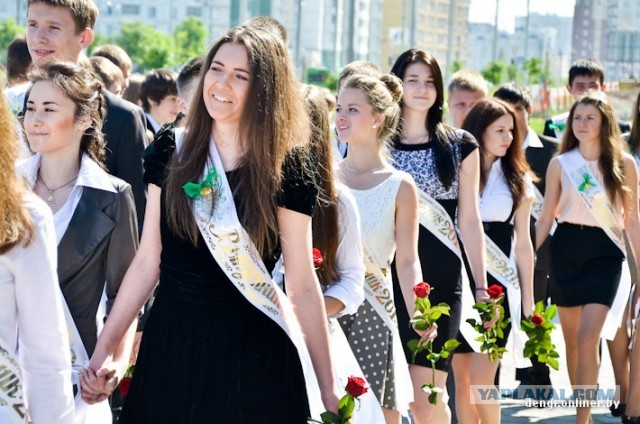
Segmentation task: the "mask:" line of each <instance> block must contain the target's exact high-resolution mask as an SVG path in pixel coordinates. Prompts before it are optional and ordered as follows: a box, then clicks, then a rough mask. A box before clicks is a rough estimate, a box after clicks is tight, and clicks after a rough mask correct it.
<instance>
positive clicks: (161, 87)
mask: <svg viewBox="0 0 640 424" xmlns="http://www.w3.org/2000/svg"><path fill="white" fill-rule="evenodd" d="M177 95H178V86H177V85H176V74H175V72H173V71H170V70H168V69H154V70H153V71H151V72H149V73H148V74H147V75H146V76H145V77H144V81H143V82H142V86H141V87H140V101H141V102H142V108H143V109H144V110H145V112H149V110H151V103H149V99H151V100H153V101H154V102H157V103H160V102H161V101H162V99H164V98H165V97H167V96H177Z"/></svg>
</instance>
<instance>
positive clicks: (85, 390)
mask: <svg viewBox="0 0 640 424" xmlns="http://www.w3.org/2000/svg"><path fill="white" fill-rule="evenodd" d="M118 382H119V379H118V376H117V375H116V370H115V369H111V370H109V369H107V368H100V369H99V370H98V371H97V372H95V371H93V370H92V369H91V368H87V369H83V370H82V378H81V379H80V385H81V388H82V390H81V392H82V400H84V401H85V402H86V403H88V404H89V405H92V404H94V403H98V402H102V401H103V400H105V399H107V398H108V397H109V396H111V393H113V391H114V390H115V389H116V387H118Z"/></svg>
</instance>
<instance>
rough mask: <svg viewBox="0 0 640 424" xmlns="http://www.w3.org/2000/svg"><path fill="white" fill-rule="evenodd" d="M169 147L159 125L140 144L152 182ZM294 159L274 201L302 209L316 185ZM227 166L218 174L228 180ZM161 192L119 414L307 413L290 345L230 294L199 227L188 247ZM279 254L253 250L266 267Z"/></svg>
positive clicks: (252, 417) (178, 418)
mask: <svg viewBox="0 0 640 424" xmlns="http://www.w3.org/2000/svg"><path fill="white" fill-rule="evenodd" d="M174 150H175V142H174V139H173V131H172V130H171V129H166V130H165V131H163V132H161V133H159V134H158V136H157V138H156V140H155V141H154V142H153V143H152V144H151V145H150V146H149V147H148V149H147V151H146V152H145V182H146V183H152V184H156V185H158V186H160V187H162V184H163V181H164V173H165V168H166V164H167V163H168V161H169V159H170V158H171V156H172V155H173V152H174ZM299 160H304V159H303V157H302V155H301V154H297V155H290V156H289V157H288V158H287V161H286V162H285V166H284V169H283V176H284V182H283V185H282V187H283V188H282V190H281V192H280V193H279V194H278V204H279V205H280V206H282V207H285V208H287V209H291V210H295V211H297V212H301V213H304V214H308V215H312V214H313V210H314V206H315V203H316V200H315V199H316V196H317V192H316V189H315V188H314V186H313V185H312V184H311V183H310V182H309V181H308V180H307V179H305V178H304V177H302V176H301V175H300V173H299V172H298V171H297V170H299V169H300V162H299ZM237 174H238V172H237V170H234V171H231V172H228V173H227V174H226V175H227V178H228V180H229V184H230V186H231V188H232V189H233V187H234V186H235V185H236V183H237V178H238V177H237ZM234 200H235V201H236V208H237V207H238V206H239V205H238V201H237V199H234ZM167 201H170V199H166V198H165V197H164V192H163V196H162V212H161V219H160V231H161V237H162V255H161V265H160V284H159V288H158V291H157V296H156V299H155V303H154V304H153V308H152V309H151V311H150V316H149V318H148V321H147V323H146V326H145V331H144V335H143V338H142V343H141V346H140V354H139V356H138V364H137V366H136V370H135V374H134V376H133V381H132V384H131V388H130V391H129V394H128V395H127V398H126V400H125V404H124V408H123V411H122V416H121V418H120V422H121V423H123V424H129V423H135V424H144V423H154V424H156V423H167V424H169V423H171V424H178V423H203V424H204V423H207V424H211V423H225V424H230V423H237V424H240V423H247V424H249V423H251V424H254V423H258V422H262V423H291V424H300V423H305V422H306V419H307V417H309V415H310V413H309V406H308V401H307V394H306V389H305V382H304V376H303V371H302V366H301V364H300V359H299V357H298V353H297V350H296V348H295V346H294V345H293V343H292V342H291V341H290V340H289V338H288V337H287V335H286V333H285V332H284V331H283V330H282V329H281V328H280V327H279V326H278V325H277V324H276V323H275V322H274V321H272V320H271V319H270V318H268V317H267V316H266V315H264V314H263V313H262V312H260V311H259V310H258V309H256V308H255V307H254V306H253V305H251V304H250V303H249V302H248V301H247V300H246V299H245V298H244V296H242V295H241V294H240V292H239V291H238V289H236V288H235V286H234V285H233V284H232V283H231V281H230V280H229V279H228V278H227V277H226V275H225V274H224V272H223V271H222V269H221V268H220V267H219V266H218V264H217V262H216V261H215V259H213V257H212V256H211V254H210V253H209V250H208V248H207V246H206V244H205V243H204V241H203V239H202V237H201V236H199V240H198V245H197V247H195V246H193V245H192V244H191V243H189V242H187V241H185V240H182V239H180V238H179V237H177V236H176V235H175V234H174V233H173V232H172V231H171V230H170V229H169V227H168V225H167V216H166V202H167ZM279 254H280V252H279V251H275V252H273V253H272V254H270V255H268V256H267V257H265V258H263V260H264V262H265V265H266V266H267V269H271V268H272V267H273V265H274V264H275V261H276V258H277V257H278V256H279Z"/></svg>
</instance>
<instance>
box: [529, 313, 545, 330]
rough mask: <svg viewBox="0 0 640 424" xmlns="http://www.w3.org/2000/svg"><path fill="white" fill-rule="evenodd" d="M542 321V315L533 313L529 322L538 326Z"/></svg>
mask: <svg viewBox="0 0 640 424" xmlns="http://www.w3.org/2000/svg"><path fill="white" fill-rule="evenodd" d="M542 323H544V318H543V317H542V315H540V314H533V316H532V317H531V324H533V325H535V326H536V327H540V326H541V325H542Z"/></svg>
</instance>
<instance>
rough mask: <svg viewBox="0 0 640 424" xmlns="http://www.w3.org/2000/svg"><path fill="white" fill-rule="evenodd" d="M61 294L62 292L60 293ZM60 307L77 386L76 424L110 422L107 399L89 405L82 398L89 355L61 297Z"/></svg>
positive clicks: (72, 376)
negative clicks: (82, 382) (83, 371)
mask: <svg viewBox="0 0 640 424" xmlns="http://www.w3.org/2000/svg"><path fill="white" fill-rule="evenodd" d="M60 295H61V296H62V293H61V294H60ZM62 309H63V310H64V318H65V322H66V324H67V333H68V335H69V346H70V348H71V384H73V385H75V386H76V388H77V393H76V397H75V410H76V413H75V419H74V422H75V423H76V424H111V423H112V421H113V419H112V417H111V407H110V406H109V401H108V400H106V399H105V400H103V401H102V402H99V403H95V404H93V405H89V404H88V403H86V402H85V401H84V400H82V388H81V384H80V379H81V376H82V374H81V372H82V370H83V369H87V368H89V355H88V354H87V350H86V349H85V347H84V344H83V343H82V339H81V338H80V333H79V332H78V328H77V327H76V324H75V322H74V321H73V317H72V316H71V312H70V311H69V306H68V305H67V302H66V301H65V299H64V297H63V298H62Z"/></svg>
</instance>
